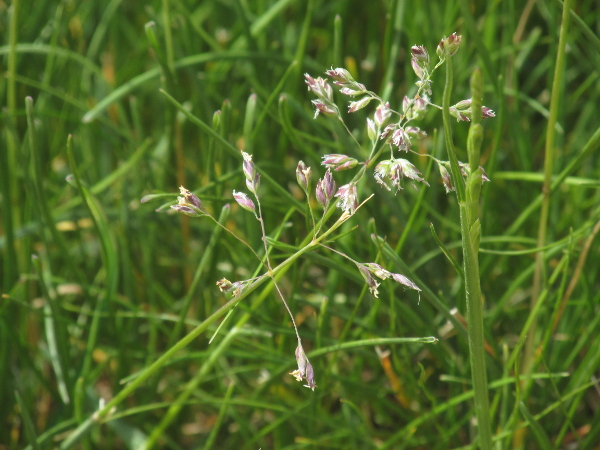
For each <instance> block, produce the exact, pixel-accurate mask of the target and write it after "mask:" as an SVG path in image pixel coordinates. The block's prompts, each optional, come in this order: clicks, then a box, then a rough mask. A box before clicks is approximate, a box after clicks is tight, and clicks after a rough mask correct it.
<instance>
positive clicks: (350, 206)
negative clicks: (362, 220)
mask: <svg viewBox="0 0 600 450" xmlns="http://www.w3.org/2000/svg"><path fill="white" fill-rule="evenodd" d="M335 197H338V198H339V200H338V202H337V204H336V206H337V207H338V208H340V209H341V210H342V211H345V212H347V213H349V214H354V211H356V208H358V194H357V193H356V185H355V184H354V183H348V184H345V185H343V186H342V187H340V188H339V189H338V191H337V192H336V193H335Z"/></svg>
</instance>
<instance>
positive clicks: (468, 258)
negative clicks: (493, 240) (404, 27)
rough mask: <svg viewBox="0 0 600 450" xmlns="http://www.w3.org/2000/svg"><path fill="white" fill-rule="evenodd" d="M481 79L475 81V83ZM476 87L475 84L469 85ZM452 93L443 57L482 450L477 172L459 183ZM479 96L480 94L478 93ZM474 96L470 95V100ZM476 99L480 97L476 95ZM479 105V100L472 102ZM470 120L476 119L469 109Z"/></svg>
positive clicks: (487, 445)
mask: <svg viewBox="0 0 600 450" xmlns="http://www.w3.org/2000/svg"><path fill="white" fill-rule="evenodd" d="M480 80H481V78H480V77H479V83H480V82H481V81H480ZM473 84H476V83H473ZM451 92H452V58H451V57H450V56H449V55H448V56H447V57H446V86H445V88H444V98H443V111H442V112H443V119H444V135H445V140H446V148H447V151H448V159H449V160H450V166H451V171H452V182H453V184H454V186H455V188H456V194H457V197H458V202H459V206H460V229H461V235H462V247H463V259H464V262H463V266H464V273H465V293H466V301H467V320H468V336H469V358H470V361H471V379H472V382H473V392H474V401H475V414H476V416H477V423H478V429H479V447H480V448H482V449H484V450H491V448H492V430H491V424H490V415H489V414H490V413H489V411H490V408H489V398H488V386H487V373H486V367H485V351H484V333H483V305H482V301H481V286H480V283H479V258H478V252H479V236H480V230H481V225H480V223H479V194H480V191H481V171H480V170H479V169H477V170H474V171H473V170H472V171H471V173H470V175H469V177H468V178H467V183H466V186H465V183H464V181H463V178H462V175H461V173H460V167H459V166H458V159H457V157H456V153H455V151H454V145H453V143H452V128H451V124H450V94H451ZM479 92H481V90H479ZM476 95H477V94H475V93H474V95H473V96H474V97H476ZM479 95H480V94H479ZM475 104H476V105H477V104H478V105H481V99H479V100H478V101H476V102H475ZM479 110H481V106H479ZM473 111H474V112H473V117H475V116H478V112H476V109H475V107H473ZM477 119H479V117H477V118H476V119H475V120H474V124H473V127H472V129H471V130H470V131H469V143H468V144H469V145H468V148H469V163H470V166H471V167H473V165H475V167H478V161H477V164H475V160H476V159H477V160H478V159H479V158H478V154H479V148H478V144H480V143H481V129H480V127H481V125H480V124H479V123H477V122H478V120H477Z"/></svg>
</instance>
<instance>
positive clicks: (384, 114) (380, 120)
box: [373, 102, 392, 128]
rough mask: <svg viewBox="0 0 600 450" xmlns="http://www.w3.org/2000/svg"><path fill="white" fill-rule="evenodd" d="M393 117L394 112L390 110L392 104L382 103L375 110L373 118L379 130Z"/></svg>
mask: <svg viewBox="0 0 600 450" xmlns="http://www.w3.org/2000/svg"><path fill="white" fill-rule="evenodd" d="M391 115H392V110H391V109H390V104H389V103H388V102H385V103H380V104H379V106H378V107H377V109H376V110H375V115H374V116H373V119H374V120H375V125H377V128H381V127H382V126H384V125H385V123H386V122H387V121H388V120H389V118H390V116H391Z"/></svg>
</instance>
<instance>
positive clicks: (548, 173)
mask: <svg viewBox="0 0 600 450" xmlns="http://www.w3.org/2000/svg"><path fill="white" fill-rule="evenodd" d="M572 1H573V0H565V2H564V5H563V14H562V23H561V27H560V37H559V42H558V54H557V56H556V65H555V66H554V80H553V81H552V97H551V98H550V117H549V118H548V126H547V128H546V147H545V150H544V184H543V186H542V209H541V210H540V222H539V226H538V237H537V247H543V246H544V243H545V242H546V235H547V233H548V214H549V212H550V194H551V193H552V171H553V167H554V141H555V138H556V122H557V120H558V107H559V104H560V98H559V97H560V94H561V90H562V84H563V75H564V67H565V49H566V45H567V30H568V28H569V17H570V15H569V11H570V10H571V4H572ZM535 264H536V265H535V272H534V274H533V288H532V292H531V308H534V307H535V305H536V303H537V302H538V297H539V295H540V291H541V288H542V278H543V275H544V270H543V269H544V252H539V253H538V254H537V255H536V258H535ZM536 325H537V321H535V322H534V323H533V324H532V326H531V331H530V333H529V335H528V336H527V343H526V344H525V355H524V356H523V373H525V374H527V373H529V372H530V371H531V370H532V369H533V367H532V362H533V361H534V360H535V356H534V353H535V332H536Z"/></svg>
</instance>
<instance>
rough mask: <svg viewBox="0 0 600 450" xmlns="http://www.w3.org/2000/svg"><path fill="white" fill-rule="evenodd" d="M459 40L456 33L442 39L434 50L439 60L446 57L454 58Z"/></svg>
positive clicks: (460, 37) (460, 38)
mask: <svg viewBox="0 0 600 450" xmlns="http://www.w3.org/2000/svg"><path fill="white" fill-rule="evenodd" d="M461 40H462V36H460V35H458V34H456V33H452V34H451V35H450V36H448V37H447V38H444V39H442V40H441V41H440V43H439V44H438V46H437V49H436V53H437V55H438V56H439V58H440V60H442V61H443V60H445V59H446V56H454V55H455V54H456V52H457V51H458V48H459V47H460V41H461Z"/></svg>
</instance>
